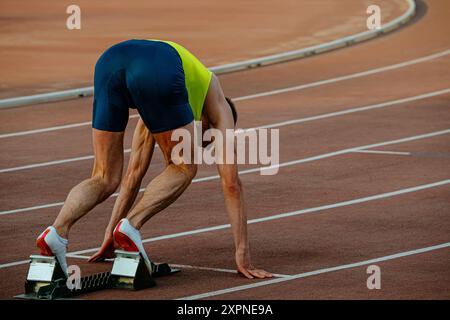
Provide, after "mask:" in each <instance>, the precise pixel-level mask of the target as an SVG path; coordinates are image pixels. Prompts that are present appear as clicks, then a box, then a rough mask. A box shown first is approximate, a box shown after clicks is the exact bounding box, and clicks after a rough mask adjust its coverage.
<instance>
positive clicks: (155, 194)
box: [127, 122, 197, 230]
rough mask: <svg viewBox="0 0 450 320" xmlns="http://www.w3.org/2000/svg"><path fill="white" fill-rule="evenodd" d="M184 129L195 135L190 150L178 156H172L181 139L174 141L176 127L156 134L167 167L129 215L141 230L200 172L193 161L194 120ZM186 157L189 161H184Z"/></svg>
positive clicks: (132, 223)
mask: <svg viewBox="0 0 450 320" xmlns="http://www.w3.org/2000/svg"><path fill="white" fill-rule="evenodd" d="M182 129H186V130H188V132H189V134H190V136H191V137H192V138H191V139H190V140H191V148H190V149H191V154H190V155H184V157H183V156H181V155H176V157H177V159H173V158H172V154H171V153H172V149H173V148H174V146H175V145H176V144H178V143H179V142H178V141H171V136H172V133H173V131H174V130H170V131H167V132H162V133H154V134H153V136H154V138H155V140H156V142H157V143H158V145H159V146H160V148H161V151H162V152H163V155H164V158H165V160H166V168H165V169H164V171H163V172H162V173H161V174H159V175H158V176H157V177H156V178H154V179H153V180H152V181H151V182H150V183H149V185H148V186H147V188H146V189H145V192H144V195H143V197H142V198H141V200H140V201H139V202H138V203H137V204H136V206H135V207H134V208H133V209H132V210H131V211H130V213H129V214H128V216H127V218H128V220H129V221H130V223H131V225H132V226H133V227H135V228H136V229H138V230H139V229H140V228H141V227H142V225H143V224H144V223H145V222H146V221H147V220H148V219H150V218H151V217H153V216H154V215H155V214H157V213H158V212H160V211H161V210H163V209H164V208H166V207H167V206H169V205H170V204H171V203H172V202H174V201H175V200H176V199H177V198H178V197H179V196H180V195H181V194H182V193H183V191H184V190H186V188H187V187H188V186H189V185H190V184H191V181H192V179H193V178H194V177H195V175H196V173H197V165H196V164H194V161H193V152H194V151H193V150H194V148H193V137H194V124H193V122H192V123H190V124H188V125H187V126H184V127H182ZM176 130H178V129H176ZM174 156H175V155H174ZM183 158H185V159H183ZM186 158H187V160H188V161H185V160H186ZM175 163H179V164H175Z"/></svg>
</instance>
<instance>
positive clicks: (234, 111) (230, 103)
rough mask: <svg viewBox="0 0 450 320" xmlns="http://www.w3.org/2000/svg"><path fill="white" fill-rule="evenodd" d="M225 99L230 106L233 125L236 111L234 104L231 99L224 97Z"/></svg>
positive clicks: (235, 120) (235, 119)
mask: <svg viewBox="0 0 450 320" xmlns="http://www.w3.org/2000/svg"><path fill="white" fill-rule="evenodd" d="M225 99H226V100H227V102H228V105H229V106H230V109H231V112H232V113H233V121H234V125H236V122H237V111H236V106H235V105H234V102H233V100H231V98H228V97H225Z"/></svg>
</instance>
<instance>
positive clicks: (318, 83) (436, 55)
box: [0, 49, 450, 138]
mask: <svg viewBox="0 0 450 320" xmlns="http://www.w3.org/2000/svg"><path fill="white" fill-rule="evenodd" d="M449 54H450V49H447V50H444V51H440V52H437V53H434V54H431V55H428V56H424V57H420V58H417V59H413V60H408V61H405V62H401V63H396V64H392V65H388V66H384V67H380V68H375V69H370V70H367V71H363V72H358V73H353V74H348V75H345V76H341V77H336V78H330V79H326V80H321V81H316V82H312V83H307V84H302V85H298V86H293V87H288V88H283V89H277V90H271V91H267V92H261V93H256V94H252V95H247V96H242V97H236V98H233V99H234V100H236V101H242V100H249V99H254V98H260V97H264V96H270V95H275V94H281V93H285V92H292V91H299V90H304V89H308V88H313V87H318V86H322V85H326V84H331V83H336V82H340V81H345V80H350V79H356V78H360V77H364V76H368V75H372V74H377V73H382V72H386V71H390V70H395V69H399V68H404V67H407V66H411V65H414V64H418V63H422V62H426V61H430V60H433V59H437V58H441V57H444V56H446V55H449ZM136 117H138V115H137V114H135V115H132V116H130V118H136ZM90 125H91V121H85V122H80V123H73V124H67V125H60V126H54V127H48V128H41V129H34V130H26V131H18V132H11V133H5V134H0V138H11V137H18V136H24V135H30V134H38V133H43V132H49V131H56V130H62V129H70V128H76V127H81V126H90Z"/></svg>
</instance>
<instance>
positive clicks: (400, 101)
mask: <svg viewBox="0 0 450 320" xmlns="http://www.w3.org/2000/svg"><path fill="white" fill-rule="evenodd" d="M447 93H450V88H447V89H443V90H438V91H433V92H428V93H424V94H419V95H417V96H411V97H407V98H402V99H396V100H391V101H386V102H382V103H376V104H371V105H368V106H362V107H355V108H350V109H345V110H341V111H336V112H330V113H324V114H320V115H317V116H311V117H306V118H300V119H293V120H287V121H282V122H277V123H272V124H269V125H263V126H259V127H255V128H250V129H247V130H252V129H253V130H254V129H269V128H273V127H276V128H279V127H284V126H289V125H293V124H299V123H304V122H309V121H315V120H321V119H326V118H332V117H337V116H342V115H346V114H350V113H356V112H362V111H368V110H374V109H380V108H385V107H389V106H396V105H399V104H403V103H407V102H413V101H417V100H423V99H428V98H432V97H436V96H440V95H443V94H447Z"/></svg>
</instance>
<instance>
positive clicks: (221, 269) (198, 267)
mask: <svg viewBox="0 0 450 320" xmlns="http://www.w3.org/2000/svg"><path fill="white" fill-rule="evenodd" d="M67 257H68V258H72V259H83V260H88V259H89V258H90V257H89V256H83V255H79V254H70V253H69V254H67ZM104 261H106V262H113V261H114V259H105V260H104ZM154 263H156V264H158V263H160V262H156V261H154ZM169 265H170V266H171V267H173V268H181V269H194V270H205V271H215V272H224V273H234V274H237V271H236V270H233V269H224V268H212V267H201V266H193V265H189V264H173V263H170V264H169ZM272 275H273V276H274V277H277V278H287V277H290V275H287V274H280V273H272Z"/></svg>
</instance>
